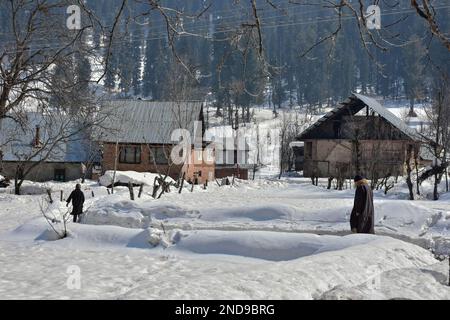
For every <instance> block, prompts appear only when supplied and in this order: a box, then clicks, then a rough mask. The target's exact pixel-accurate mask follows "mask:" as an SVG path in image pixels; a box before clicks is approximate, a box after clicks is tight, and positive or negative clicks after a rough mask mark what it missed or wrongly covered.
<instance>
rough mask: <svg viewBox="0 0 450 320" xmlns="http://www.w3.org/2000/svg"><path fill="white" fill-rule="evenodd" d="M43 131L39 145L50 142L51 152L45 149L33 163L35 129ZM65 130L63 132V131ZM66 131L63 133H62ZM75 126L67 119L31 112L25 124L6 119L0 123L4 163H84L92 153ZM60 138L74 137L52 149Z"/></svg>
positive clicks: (85, 139)
mask: <svg viewBox="0 0 450 320" xmlns="http://www.w3.org/2000/svg"><path fill="white" fill-rule="evenodd" d="M37 126H38V127H40V141H41V142H42V143H44V144H45V143H46V142H49V148H50V147H53V148H52V149H46V147H44V148H43V150H42V151H41V152H38V153H37V155H36V156H35V157H33V158H31V159H29V157H30V156H32V155H33V153H34V152H35V151H36V150H35V149H34V147H33V141H34V140H35V137H36V127H37ZM62 128H64V130H63V129H62ZM61 130H63V131H61ZM78 131H79V130H77V128H76V124H75V123H72V121H71V120H70V119H69V118H68V117H65V116H64V115H59V114H57V115H55V114H52V115H43V114H42V113H38V112H28V113H26V115H25V118H24V119H23V123H22V124H19V123H17V122H16V121H14V120H12V119H10V118H5V119H1V120H0V146H1V149H2V152H3V161H23V160H29V161H31V162H34V161H41V160H42V159H43V157H44V156H46V155H47V154H48V155H49V156H48V158H47V159H45V162H85V161H87V160H88V158H89V153H90V152H91V151H90V150H89V148H91V147H92V146H91V145H90V144H89V139H88V137H87V136H86V135H85V134H84V133H83V132H78ZM58 134H64V135H67V136H68V135H71V137H70V139H68V140H65V141H60V142H58V143H56V144H55V145H54V146H53V144H54V143H53V142H51V141H53V140H54V139H55V137H57V136H58Z"/></svg>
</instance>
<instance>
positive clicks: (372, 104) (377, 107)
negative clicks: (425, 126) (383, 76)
mask: <svg viewBox="0 0 450 320" xmlns="http://www.w3.org/2000/svg"><path fill="white" fill-rule="evenodd" d="M353 95H354V96H355V97H357V98H358V99H359V100H361V101H362V102H363V103H364V104H365V105H366V106H368V107H369V108H370V109H372V110H373V111H375V112H376V113H378V114H379V115H380V116H381V117H383V118H384V119H385V120H387V121H388V122H389V123H391V124H392V125H393V126H394V127H396V128H397V129H399V130H400V131H402V132H403V133H404V134H406V135H407V136H409V137H410V138H411V139H413V140H420V139H421V138H422V137H421V135H420V134H419V133H418V132H417V131H416V130H415V129H413V128H411V127H409V126H408V125H407V124H406V123H404V122H403V121H402V120H400V119H399V118H398V117H397V116H396V115H395V114H393V113H392V112H390V111H389V110H388V109H386V108H385V107H383V106H382V105H381V104H380V103H379V102H378V101H377V100H375V99H374V98H371V97H368V96H364V95H362V94H359V93H354V94H353Z"/></svg>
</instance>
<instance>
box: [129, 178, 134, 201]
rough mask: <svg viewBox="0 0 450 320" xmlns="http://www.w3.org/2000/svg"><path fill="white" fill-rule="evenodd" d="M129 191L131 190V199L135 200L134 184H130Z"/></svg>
mask: <svg viewBox="0 0 450 320" xmlns="http://www.w3.org/2000/svg"><path fill="white" fill-rule="evenodd" d="M128 190H130V199H131V200H134V190H133V184H132V183H131V182H128Z"/></svg>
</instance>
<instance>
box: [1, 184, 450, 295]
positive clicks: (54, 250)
mask: <svg viewBox="0 0 450 320" xmlns="http://www.w3.org/2000/svg"><path fill="white" fill-rule="evenodd" d="M138 178H139V177H136V176H135V177H134V179H138ZM26 186H27V187H28V188H29V189H30V190H32V191H33V192H30V193H39V192H38V190H46V189H48V188H51V189H52V192H53V198H54V200H55V203H54V204H52V205H50V206H49V207H48V208H47V206H46V205H43V203H44V201H43V199H45V198H46V197H47V196H46V195H43V194H33V195H23V196H15V195H12V194H9V193H8V191H9V190H3V192H0V265H1V266H2V267H1V268H0V298H3V299H13V298H18V299H22V298H24V299H25V298H31V299H40V298H51V299H70V298H83V299H99V298H100V299H101V298H104V299H361V298H362V299H394V298H409V299H449V298H450V287H448V286H446V283H447V281H448V280H447V275H448V261H439V260H436V259H435V258H434V255H433V254H432V253H431V252H430V251H429V250H427V248H430V247H431V248H432V247H433V246H434V242H435V240H436V239H439V238H448V237H449V236H450V231H449V227H450V197H448V196H447V195H446V194H444V195H443V196H442V200H439V201H436V202H433V201H428V200H419V201H414V202H411V201H407V200H401V199H402V198H404V188H403V187H402V186H401V184H399V186H398V187H396V188H395V189H393V190H391V192H390V193H388V195H387V196H385V195H383V194H382V192H376V194H375V210H376V232H377V235H376V236H373V235H353V234H349V233H348V229H349V226H348V224H349V223H348V220H349V215H350V210H351V207H352V203H353V192H354V190H351V189H349V190H344V191H336V190H326V189H325V188H323V187H321V186H319V187H315V186H312V185H310V183H309V182H308V180H307V179H303V178H293V177H292V178H283V179H282V180H275V179H272V178H270V177H265V178H260V179H257V180H255V181H240V180H237V183H236V184H235V185H234V186H223V187H219V186H218V185H216V184H210V185H209V187H208V189H207V190H203V189H202V188H201V187H200V186H196V187H195V189H194V191H193V192H190V188H188V187H186V188H185V189H184V190H183V192H182V193H181V194H178V193H177V192H175V190H173V191H172V192H171V193H168V194H164V195H163V197H162V198H161V199H159V200H154V199H153V198H152V197H151V196H150V194H149V193H150V192H151V188H150V187H145V189H144V195H143V196H142V197H141V198H140V199H137V200H136V201H131V200H130V199H129V192H128V189H127V188H125V187H116V192H115V194H113V195H108V193H107V189H106V188H105V187H103V186H100V185H98V184H97V183H96V182H93V181H89V182H87V183H86V184H84V185H83V190H84V191H85V195H86V198H87V201H86V204H85V209H86V214H85V215H84V216H83V220H82V222H83V223H82V224H73V223H71V222H69V224H68V230H69V236H68V237H67V238H65V239H63V240H55V234H54V232H53V231H52V230H51V229H50V227H49V224H48V223H47V221H46V220H45V219H44V218H43V216H42V213H41V209H40V207H41V206H43V208H44V209H45V213H46V215H47V216H51V217H55V221H57V220H60V218H61V217H60V215H61V214H64V213H65V212H67V208H66V207H65V202H60V201H59V196H60V190H63V191H64V195H65V197H67V195H68V193H69V192H70V190H71V188H73V187H74V183H47V184H44V185H42V184H33V183H28V184H26ZM136 191H137V189H136ZM92 192H93V193H94V197H92ZM55 226H56V227H57V228H61V226H62V224H61V223H59V224H58V223H56V224H55ZM78 280H79V281H78Z"/></svg>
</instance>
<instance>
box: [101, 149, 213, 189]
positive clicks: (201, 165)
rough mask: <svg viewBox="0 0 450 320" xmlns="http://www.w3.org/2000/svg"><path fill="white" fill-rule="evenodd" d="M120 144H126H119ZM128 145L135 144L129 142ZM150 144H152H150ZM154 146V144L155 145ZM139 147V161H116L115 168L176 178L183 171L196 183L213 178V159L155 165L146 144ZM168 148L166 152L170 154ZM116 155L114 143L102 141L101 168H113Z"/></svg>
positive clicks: (188, 178)
mask: <svg viewBox="0 0 450 320" xmlns="http://www.w3.org/2000/svg"><path fill="white" fill-rule="evenodd" d="M121 146H127V145H125V144H121ZM129 146H136V145H134V144H129ZM151 146H152V145H151ZM155 146H156V145H155ZM140 147H141V161H140V163H135V164H134V163H121V162H120V161H119V160H118V161H117V170H119V171H137V172H154V173H161V174H168V175H169V176H170V177H171V178H173V179H178V178H179V177H180V175H181V174H182V173H183V172H186V175H185V179H186V180H188V181H189V180H190V181H195V179H196V178H197V181H198V183H205V182H206V180H209V181H211V180H213V179H214V177H215V176H214V161H212V164H207V163H206V161H203V160H202V161H195V162H194V163H192V164H184V165H174V164H171V165H160V164H158V165H155V163H154V161H153V160H152V159H151V157H150V151H149V149H148V146H147V145H140ZM170 150H171V149H170V148H169V149H168V150H167V153H168V154H170ZM192 152H193V153H192V159H194V157H195V155H194V150H193V151H192ZM115 155H116V145H115V144H114V143H104V145H103V161H102V170H103V171H107V170H114V162H115Z"/></svg>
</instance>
